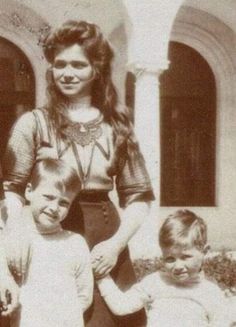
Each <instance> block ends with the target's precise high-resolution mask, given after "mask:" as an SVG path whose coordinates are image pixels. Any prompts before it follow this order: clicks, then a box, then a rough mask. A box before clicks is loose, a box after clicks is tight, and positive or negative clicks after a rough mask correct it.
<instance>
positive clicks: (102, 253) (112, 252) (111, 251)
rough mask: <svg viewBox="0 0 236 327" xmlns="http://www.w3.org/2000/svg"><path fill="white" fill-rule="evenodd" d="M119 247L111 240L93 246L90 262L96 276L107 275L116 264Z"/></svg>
mask: <svg viewBox="0 0 236 327" xmlns="http://www.w3.org/2000/svg"><path fill="white" fill-rule="evenodd" d="M119 253H120V248H119V247H118V245H117V243H115V242H113V241H112V240H107V241H103V242H101V243H99V244H97V245H95V246H94V248H93V249H92V251H91V262H92V268H93V271H94V275H95V277H96V278H102V277H104V276H105V275H107V274H108V273H109V272H110V271H111V270H112V268H113V267H114V266H115V265H116V262H117V259H118V256H119Z"/></svg>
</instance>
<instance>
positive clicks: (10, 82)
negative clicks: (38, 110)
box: [0, 37, 36, 153]
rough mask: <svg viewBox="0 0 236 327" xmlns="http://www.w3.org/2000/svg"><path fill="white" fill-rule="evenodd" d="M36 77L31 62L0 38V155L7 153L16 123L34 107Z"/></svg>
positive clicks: (19, 50) (15, 47)
mask: <svg viewBox="0 0 236 327" xmlns="http://www.w3.org/2000/svg"><path fill="white" fill-rule="evenodd" d="M35 92H36V90H35V76H34V72H33V68H32V66H31V64H30V61H29V59H28V58H27V57H26V55H25V54H24V53H23V52H22V50H21V49H19V48H18V47H17V46H16V45H15V44H13V43H12V42H10V41H9V40H7V39H5V38H3V37H0V151H1V153H4V149H5V145H6V142H7V139H8V134H9V131H10V129H11V127H12V125H13V123H14V122H15V120H16V119H17V118H18V117H19V116H20V115H21V114H22V113H24V112H25V111H27V110H29V109H30V108H34V107H35Z"/></svg>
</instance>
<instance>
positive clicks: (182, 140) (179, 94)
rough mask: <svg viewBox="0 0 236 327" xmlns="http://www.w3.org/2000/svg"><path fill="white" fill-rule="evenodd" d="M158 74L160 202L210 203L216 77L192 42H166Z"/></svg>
mask: <svg viewBox="0 0 236 327" xmlns="http://www.w3.org/2000/svg"><path fill="white" fill-rule="evenodd" d="M169 58H170V62H171V65H170V68H169V69H168V70H167V71H165V73H164V74H163V75H162V76H161V78H160V95H161V205H163V206H214V205H215V139H216V83H215V78H214V74H213V72H212V70H211V68H210V66H209V64H208V63H207V61H206V60H205V59H204V58H203V57H202V56H201V55H200V54H199V53H198V52H197V51H196V50H194V49H193V48H191V47H189V46H187V45H184V44H181V43H178V42H170V45H169Z"/></svg>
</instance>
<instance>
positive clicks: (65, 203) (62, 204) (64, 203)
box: [59, 201, 70, 208]
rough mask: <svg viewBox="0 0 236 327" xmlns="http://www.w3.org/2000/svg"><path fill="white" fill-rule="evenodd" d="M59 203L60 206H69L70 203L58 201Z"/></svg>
mask: <svg viewBox="0 0 236 327" xmlns="http://www.w3.org/2000/svg"><path fill="white" fill-rule="evenodd" d="M59 204H60V206H61V207H65V208H69V206H70V203H69V202H67V201H60V203H59Z"/></svg>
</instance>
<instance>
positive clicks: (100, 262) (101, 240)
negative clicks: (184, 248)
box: [4, 21, 153, 327]
mask: <svg viewBox="0 0 236 327" xmlns="http://www.w3.org/2000/svg"><path fill="white" fill-rule="evenodd" d="M44 53H45V57H46V59H47V60H48V62H49V63H50V65H51V66H50V68H49V69H48V72H47V81H48V103H47V105H46V106H45V108H41V109H36V110H33V112H29V113H26V114H24V115H23V116H22V117H21V118H20V119H19V121H18V122H17V123H16V125H15V127H14V128H13V131H12V134H11V137H10V140H9V143H8V147H7V151H6V156H5V176H4V177H5V191H6V196H7V198H8V199H10V198H14V203H15V205H16V203H18V206H19V207H20V202H21V201H22V200H23V196H24V189H25V185H26V183H27V180H28V178H29V176H30V173H31V169H32V167H33V165H34V163H35V162H36V160H40V159H43V158H47V157H51V158H61V159H63V160H65V161H66V162H67V163H68V164H69V165H72V166H73V167H74V168H76V169H77V171H78V174H79V176H80V178H81V181H82V186H83V191H82V192H81V194H80V195H79V196H78V199H77V201H75V202H74V206H73V208H71V214H70V215H69V217H68V218H67V219H66V226H65V228H68V229H71V230H73V231H78V232H81V233H82V234H83V235H84V236H85V238H86V240H87V242H88V244H89V246H90V248H91V258H92V264H93V269H94V273H95V276H96V277H98V278H99V277H101V276H103V275H105V274H107V273H108V272H110V271H111V270H112V272H111V273H112V275H113V278H114V279H115V280H116V282H117V283H118V285H119V286H120V287H121V288H123V289H125V288H126V285H127V286H128V285H130V284H132V283H133V282H134V281H135V278H134V273H133V269H132V265H131V262H130V260H129V255H128V250H127V243H128V241H129V239H130V238H131V237H132V236H133V235H134V233H135V232H136V231H137V230H138V228H139V227H140V225H141V223H142V221H143V219H144V218H145V216H147V214H148V207H149V201H151V200H153V192H152V189H151V185H150V181H149V178H148V175H147V172H146V169H145V166H144V160H143V157H142V155H141V154H140V152H139V148H138V145H137V142H136V140H135V136H134V134H133V130H132V125H131V122H130V120H129V119H128V116H127V114H126V112H125V110H124V109H123V108H122V107H120V106H118V99H117V94H116V91H115V88H114V85H113V83H112V80H111V61H112V58H113V52H112V49H111V47H110V45H109V43H108V42H107V40H105V39H104V37H103V35H102V34H101V31H100V29H99V28H98V27H97V26H96V25H94V24H89V23H87V22H83V21H78V22H76V21H69V22H66V23H65V24H63V25H62V27H61V28H59V29H57V30H55V31H54V32H52V33H50V34H49V35H48V37H47V38H46V40H45V43H44ZM113 181H115V184H116V188H117V192H118V196H119V202H120V206H121V207H122V208H123V209H124V210H123V213H122V216H123V217H122V220H121V222H120V219H119V216H118V214H117V211H116V210H115V207H114V206H113V204H112V203H111V201H110V200H109V197H108V192H109V191H110V190H112V188H113ZM78 204H79V206H78ZM78 212H79V216H78ZM76 216H77V217H76ZM118 257H119V259H118ZM117 260H118V262H117ZM115 266H116V267H115ZM114 267H115V268H114ZM113 268H114V269H113ZM86 321H87V323H86V326H92V327H95V326H99V327H101V326H104V327H105V326H107V327H108V326H109V327H112V326H129V327H130V326H136V327H137V326H144V325H145V322H144V315H143V312H141V313H139V314H138V316H137V315H134V316H133V315H131V316H130V317H125V318H122V319H120V318H119V319H118V317H114V316H113V315H112V314H111V313H110V312H109V310H108V309H107V307H106V306H105V304H104V303H103V301H102V300H101V297H100V295H99V293H98V291H96V290H95V295H94V303H93V306H92V308H91V309H90V310H89V312H88V316H87V317H86Z"/></svg>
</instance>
